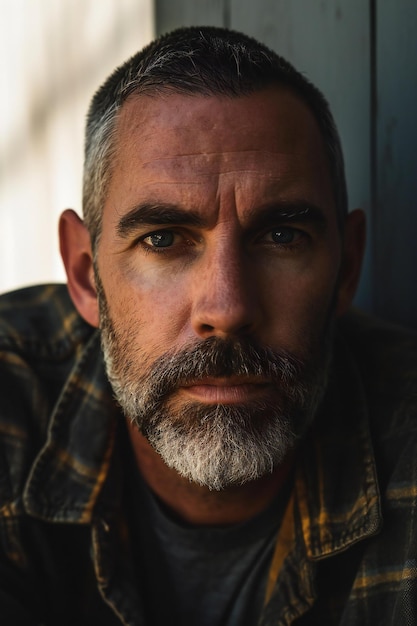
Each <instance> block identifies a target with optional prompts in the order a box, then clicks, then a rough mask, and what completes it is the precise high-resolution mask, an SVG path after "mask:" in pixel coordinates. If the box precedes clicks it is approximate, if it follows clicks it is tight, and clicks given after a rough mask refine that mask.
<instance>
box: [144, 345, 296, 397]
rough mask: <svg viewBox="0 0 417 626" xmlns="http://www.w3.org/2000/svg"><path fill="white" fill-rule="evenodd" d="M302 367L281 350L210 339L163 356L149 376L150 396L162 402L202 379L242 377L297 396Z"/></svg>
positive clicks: (291, 356)
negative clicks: (151, 390) (278, 387)
mask: <svg viewBox="0 0 417 626" xmlns="http://www.w3.org/2000/svg"><path fill="white" fill-rule="evenodd" d="M302 373H304V374H305V364H304V363H303V361H302V360H300V359H299V358H298V357H296V356H294V355H293V354H290V353H288V352H286V351H284V350H279V351H274V350H272V349H270V348H268V347H263V346H260V345H257V344H255V343H254V342H253V340H249V339H243V338H241V339H238V340H236V339H219V338H218V337H209V338H207V339H205V340H203V341H201V342H199V343H198V344H196V345H193V346H190V347H187V348H184V349H182V350H181V351H174V352H171V353H166V354H165V355H163V356H162V357H161V358H160V359H158V361H157V362H156V363H154V365H153V367H152V370H151V372H150V374H149V382H150V383H151V386H152V389H153V393H154V394H155V396H156V397H159V398H162V397H165V396H167V395H169V394H170V393H171V392H172V391H174V390H175V389H176V388H178V387H181V386H183V385H186V384H189V383H194V382H195V381H199V380H201V379H204V378H228V377H231V376H242V377H248V378H259V379H261V380H263V381H265V382H271V383H275V384H277V385H279V386H280V387H281V388H282V389H283V390H285V391H286V392H287V393H289V394H290V395H292V393H293V392H294V393H296V392H297V395H298V393H299V392H300V379H301V378H302V376H301V375H302Z"/></svg>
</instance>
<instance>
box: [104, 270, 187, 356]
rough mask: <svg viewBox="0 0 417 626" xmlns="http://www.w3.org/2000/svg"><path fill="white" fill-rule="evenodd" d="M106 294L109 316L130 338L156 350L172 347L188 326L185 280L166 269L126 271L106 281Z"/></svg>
mask: <svg viewBox="0 0 417 626" xmlns="http://www.w3.org/2000/svg"><path fill="white" fill-rule="evenodd" d="M106 293H115V294H117V296H116V297H115V298H111V297H108V301H109V308H110V312H111V316H112V319H113V320H114V323H115V324H116V326H117V327H119V328H121V329H123V330H124V331H128V332H130V333H131V336H132V341H133V342H136V343H140V344H141V346H142V347H143V349H144V350H145V351H147V346H148V347H152V348H153V349H154V350H158V352H165V351H167V350H169V349H170V348H171V347H173V346H174V345H175V344H176V343H177V341H178V336H179V335H181V334H182V333H183V330H184V328H185V327H186V326H187V320H188V315H189V310H190V307H189V305H188V293H187V281H186V280H185V279H183V278H181V277H175V276H172V275H171V274H169V273H168V272H166V273H165V274H164V273H163V272H162V273H161V272H157V273H153V272H146V273H144V274H139V273H138V272H137V271H133V270H127V271H122V272H118V273H117V274H115V275H114V276H113V277H112V280H111V282H110V281H109V287H108V289H107V290H106Z"/></svg>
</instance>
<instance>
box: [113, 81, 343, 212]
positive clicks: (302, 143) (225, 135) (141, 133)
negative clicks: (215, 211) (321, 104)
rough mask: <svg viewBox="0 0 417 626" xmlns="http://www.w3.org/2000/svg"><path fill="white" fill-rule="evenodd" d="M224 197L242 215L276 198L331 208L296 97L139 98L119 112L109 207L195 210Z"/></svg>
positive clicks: (278, 93)
mask: <svg viewBox="0 0 417 626" xmlns="http://www.w3.org/2000/svg"><path fill="white" fill-rule="evenodd" d="M228 193H229V194H232V195H234V196H235V199H236V198H237V200H239V197H240V198H241V202H240V204H241V206H242V210H246V209H247V210H250V209H253V205H254V204H255V205H256V204H257V203H259V202H263V201H265V202H268V201H273V200H276V199H277V196H280V197H281V196H285V200H289V201H291V200H297V199H298V198H297V196H300V195H301V196H308V197H306V198H305V199H307V200H308V199H309V200H310V201H312V202H316V203H318V204H326V205H331V204H332V203H333V197H332V196H333V194H332V192H331V182H330V175H329V168H328V163H327V157H326V153H325V150H324V144H323V139H322V136H321V134H320V130H319V128H318V125H317V123H316V121H315V119H314V117H313V115H312V113H311V112H310V110H309V109H308V107H307V106H306V105H305V104H304V103H303V102H302V101H301V100H300V99H299V98H298V97H297V96H296V95H294V94H293V93H292V92H291V91H289V90H288V89H284V88H276V87H275V88H271V89H268V90H265V91H261V92H256V93H253V94H250V95H248V96H241V97H233V98H229V97H225V96H221V97H219V96H208V97H207V96H201V95H183V94H174V93H166V94H164V93H163V94H162V95H161V94H158V95H155V96H153V97H152V96H143V95H139V96H133V97H131V98H130V99H129V100H128V101H127V102H126V103H125V104H124V106H123V107H122V110H121V112H120V115H119V119H118V124H117V132H116V151H115V158H114V162H113V170H112V176H111V181H110V189H109V194H108V199H110V204H111V205H112V206H113V205H114V202H116V204H118V203H120V205H119V206H118V210H119V211H122V212H123V211H124V209H126V210H129V209H131V208H132V206H134V205H135V203H138V202H141V201H152V202H161V201H170V202H179V203H182V204H184V203H187V202H191V201H192V202H193V204H194V206H193V208H197V209H198V208H199V207H198V205H204V203H205V202H206V201H207V199H208V198H210V201H212V200H213V199H214V197H215V198H216V201H219V196H221V197H222V198H224V197H226V196H227V195H228ZM303 199H304V198H303ZM106 204H107V203H106ZM195 205H197V206H195Z"/></svg>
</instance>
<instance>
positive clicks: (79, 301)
mask: <svg viewBox="0 0 417 626" xmlns="http://www.w3.org/2000/svg"><path fill="white" fill-rule="evenodd" d="M59 244H60V250H61V257H62V260H63V262H64V266H65V271H66V273H67V279H68V290H69V293H70V296H71V299H72V301H73V303H74V305H75V307H76V309H77V311H78V312H79V314H80V315H81V317H83V318H84V319H85V321H86V322H88V323H89V324H91V325H92V326H96V327H98V325H99V311H98V300H97V291H96V285H95V280H94V267H93V253H92V249H91V241H90V234H89V232H88V230H87V228H86V226H85V224H84V222H83V221H82V220H81V219H80V218H79V217H78V215H77V214H76V213H75V211H72V210H71V209H67V210H66V211H64V212H63V213H62V215H61V217H60V220H59Z"/></svg>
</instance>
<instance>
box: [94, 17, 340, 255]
mask: <svg viewBox="0 0 417 626" xmlns="http://www.w3.org/2000/svg"><path fill="white" fill-rule="evenodd" d="M272 85H283V86H286V87H288V88H289V89H291V90H292V91H293V92H294V93H295V95H297V96H298V97H299V98H300V99H301V100H302V101H303V102H304V103H305V104H306V105H307V107H308V108H309V109H310V111H311V112H312V113H313V115H314V117H315V119H316V122H317V124H318V126H319V129H320V132H321V134H322V137H323V141H324V146H325V150H326V153H327V157H328V163H329V170H330V175H331V179H332V186H333V193H334V198H335V205H336V210H337V216H338V221H339V225H340V227H341V228H342V227H343V222H344V217H345V215H346V213H347V189H346V179H345V171H344V162H343V153H342V147H341V144H340V139H339V135H338V132H337V129H336V125H335V123H334V119H333V116H332V114H331V112H330V109H329V106H328V103H327V101H326V99H325V98H324V96H323V94H322V93H321V92H320V91H319V90H318V89H317V88H316V87H315V86H314V85H313V84H312V83H311V82H310V81H309V80H308V79H307V78H305V77H304V76H303V75H302V74H300V73H299V72H298V71H297V70H296V69H295V68H294V67H293V66H292V65H291V64H290V63H288V61H286V60H285V59H283V58H282V57H280V56H279V55H277V54H276V53H275V52H273V51H272V50H270V49H269V48H267V47H266V46H264V45H263V44H261V43H259V42H258V41H256V40H255V39H253V38H251V37H248V36H247V35H243V34H241V33H237V32H235V31H231V30H228V29H224V28H216V27H191V28H181V29H178V30H175V31H173V32H171V33H169V34H167V35H164V36H162V37H160V38H159V39H157V40H155V41H153V42H152V43H150V44H149V45H148V46H146V47H145V48H144V49H143V50H141V51H139V52H138V53H137V54H135V55H134V56H133V57H131V58H130V59H129V60H128V61H127V62H126V63H124V64H123V65H121V66H120V67H119V68H118V69H116V70H115V72H114V73H113V74H112V75H111V76H110V77H109V78H108V79H107V80H106V82H105V83H104V84H103V85H102V86H101V87H100V89H99V90H98V91H97V93H96V94H95V95H94V97H93V99H92V102H91V105H90V108H89V112H88V116H87V126H86V140H85V162H84V182H83V214H84V220H85V223H86V226H87V228H88V230H89V232H90V237H91V240H92V245H93V249H94V250H95V249H96V246H97V243H98V241H99V238H100V232H101V215H102V208H103V205H104V202H105V199H106V194H107V190H108V186H109V181H110V178H111V171H112V170H111V167H112V162H113V159H114V152H115V134H116V131H117V119H118V114H119V112H120V109H121V107H122V106H123V104H124V103H125V102H126V100H127V99H128V98H129V97H130V96H131V95H132V94H137V95H139V94H147V95H154V96H158V93H162V92H165V93H166V92H167V91H171V92H175V93H181V94H200V95H204V96H212V95H219V96H220V95H223V96H228V97H238V96H243V95H247V94H250V93H253V92H255V91H259V90H261V89H264V88H266V87H269V86H272Z"/></svg>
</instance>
